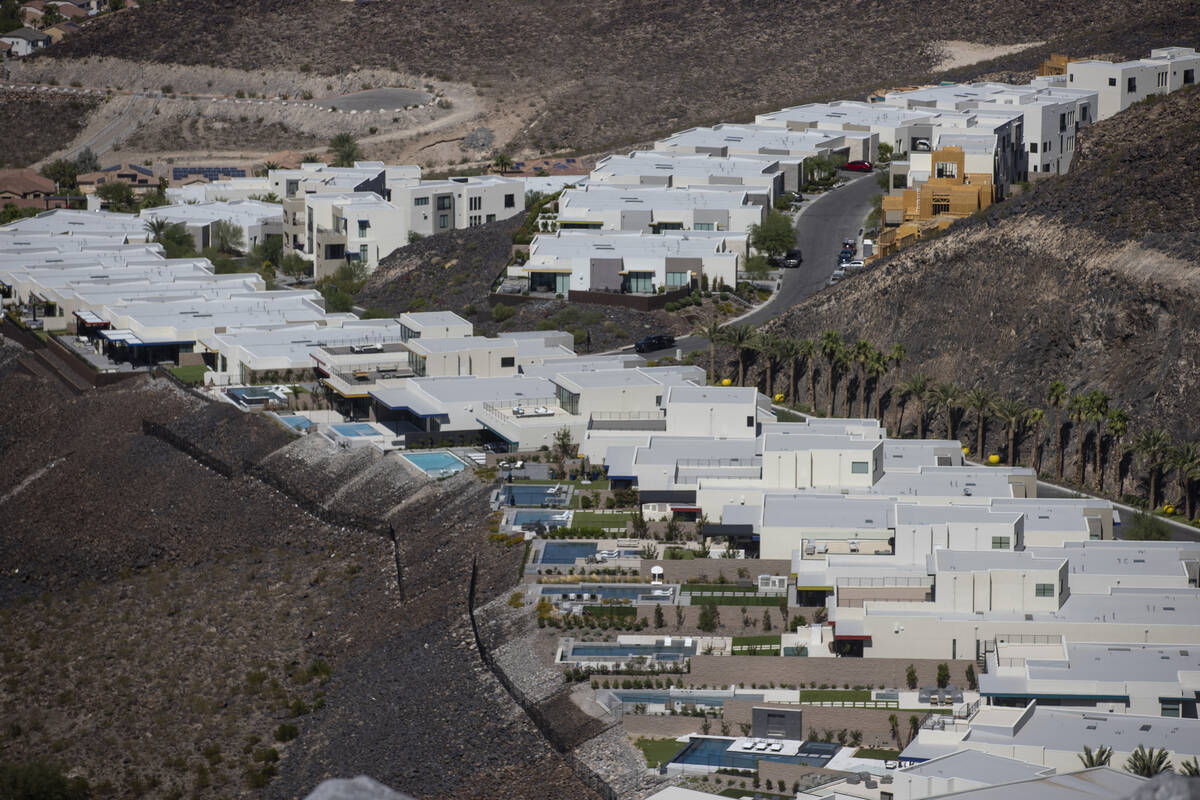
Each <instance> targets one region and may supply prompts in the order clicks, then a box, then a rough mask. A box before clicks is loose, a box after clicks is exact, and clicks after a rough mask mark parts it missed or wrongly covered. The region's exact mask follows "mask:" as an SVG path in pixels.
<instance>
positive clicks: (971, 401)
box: [962, 386, 996, 458]
mask: <svg viewBox="0 0 1200 800" xmlns="http://www.w3.org/2000/svg"><path fill="white" fill-rule="evenodd" d="M995 399H996V396H995V394H993V393H992V391H991V390H990V389H985V388H983V387H982V386H975V387H973V388H971V389H968V390H967V391H966V392H965V393H964V394H963V398H962V405H963V408H966V409H970V410H971V411H974V412H975V457H976V458H983V431H984V426H985V425H986V424H987V415H988V412H989V411H991V410H992V403H993V402H994V401H995Z"/></svg>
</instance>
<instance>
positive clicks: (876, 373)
mask: <svg viewBox="0 0 1200 800" xmlns="http://www.w3.org/2000/svg"><path fill="white" fill-rule="evenodd" d="M866 372H867V375H868V376H870V378H871V397H872V398H874V400H875V414H874V416H875V419H877V420H879V421H880V423H882V422H883V417H882V415H881V414H880V413H879V402H880V400H881V399H882V397H883V387H882V386H881V385H880V383H881V382H882V381H883V376H884V375H887V372H888V361H887V356H885V355H884V354H883V353H881V352H880V351H878V350H873V351H872V352H871V360H870V361H868V362H867V367H866ZM863 412H864V413H865V412H866V409H865V408H864V409H863Z"/></svg>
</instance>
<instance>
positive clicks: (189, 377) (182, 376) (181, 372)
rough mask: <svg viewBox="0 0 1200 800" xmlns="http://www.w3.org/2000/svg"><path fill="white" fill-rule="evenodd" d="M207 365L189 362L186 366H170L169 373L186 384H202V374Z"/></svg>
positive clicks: (205, 370)
mask: <svg viewBox="0 0 1200 800" xmlns="http://www.w3.org/2000/svg"><path fill="white" fill-rule="evenodd" d="M206 372H208V367H207V366H206V365H204V364H191V365H189V366H186V367H171V374H173V375H174V376H175V377H176V378H179V380H181V381H183V382H184V383H187V384H203V383H204V374H205V373H206Z"/></svg>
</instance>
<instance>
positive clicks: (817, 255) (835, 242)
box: [618, 172, 879, 357]
mask: <svg viewBox="0 0 1200 800" xmlns="http://www.w3.org/2000/svg"><path fill="white" fill-rule="evenodd" d="M843 175H845V176H847V177H849V176H853V177H849V180H848V182H847V183H846V185H845V186H843V187H842V188H840V189H834V190H833V191H831V192H826V193H825V194H822V195H819V196H818V197H817V198H816V199H815V200H810V201H808V203H809V205H808V207H806V208H805V209H804V212H803V213H802V214H801V215H800V218H799V220H797V222H796V246H797V247H799V248H800V252H801V253H802V254H803V256H804V263H802V264H801V265H800V266H799V267H797V268H796V269H785V270H783V286H782V287H781V288H780V290H779V291H778V292H776V293H775V296H774V297H772V298H771V300H770V302H768V303H766V304H765V305H763V306H761V307H760V308H758V309H757V310H756V311H754V312H753V313H751V314H748V315H747V316H745V317H744V318H742V319H740V320H738V323H739V324H747V325H753V326H755V327H758V326H759V325H763V324H764V323H766V322H768V321H769V320H771V319H774V318H775V317H778V316H780V315H781V314H783V313H784V312H786V311H787V310H788V309H790V308H791V307H792V306H794V305H796V304H797V303H799V302H800V301H801V300H803V299H804V298H806V297H809V296H810V295H813V294H815V293H817V292H818V291H820V290H821V289H823V288H824V287H825V281H826V279H828V278H829V276H830V275H831V274H832V273H833V271H834V269H836V268H837V256H838V251H840V250H841V249H842V240H843V239H850V238H857V237H858V231H859V229H860V228H862V224H863V220H864V219H866V217H867V214H869V213H870V212H871V196H872V195H874V194H877V193H878V192H879V184H877V183H876V182H875V173H873V172H871V173H867V174H866V175H855V174H854V173H849V172H847V173H843ZM707 347H708V342H707V341H705V340H704V339H700V338H698V337H695V336H684V337H680V338H679V340H678V341H677V342H676V344H675V347H673V348H669V349H667V350H660V351H658V355H667V354H671V353H673V352H674V351H675V350H682V351H683V352H685V353H690V352H692V351H694V350H700V349H703V348H707ZM622 349H623V350H626V351H629V350H632V349H633V348H632V347H626V348H622ZM618 352H619V351H618ZM646 355H648V356H650V357H653V356H654V355H655V354H654V353H647V354H646Z"/></svg>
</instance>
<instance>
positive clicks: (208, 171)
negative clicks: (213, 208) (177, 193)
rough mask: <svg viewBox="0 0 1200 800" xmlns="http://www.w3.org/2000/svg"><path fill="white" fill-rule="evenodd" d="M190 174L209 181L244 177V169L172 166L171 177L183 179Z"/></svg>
mask: <svg viewBox="0 0 1200 800" xmlns="http://www.w3.org/2000/svg"><path fill="white" fill-rule="evenodd" d="M191 175H201V176H203V177H205V178H208V179H209V180H210V181H215V180H220V179H221V178H244V177H246V170H244V169H242V168H241V167H172V168H171V179H172V180H176V181H179V180H183V179H184V178H187V177H189V176H191Z"/></svg>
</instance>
